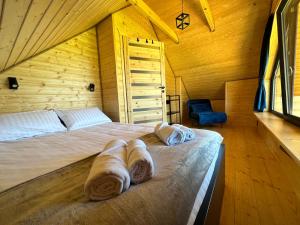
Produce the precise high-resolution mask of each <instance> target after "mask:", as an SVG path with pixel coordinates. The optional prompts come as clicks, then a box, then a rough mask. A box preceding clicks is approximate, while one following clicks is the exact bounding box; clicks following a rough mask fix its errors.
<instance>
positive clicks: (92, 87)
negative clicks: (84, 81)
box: [88, 83, 95, 92]
mask: <svg viewBox="0 0 300 225" xmlns="http://www.w3.org/2000/svg"><path fill="white" fill-rule="evenodd" d="M88 89H89V91H90V92H94V91H95V84H93V83H90V85H89V87H88Z"/></svg>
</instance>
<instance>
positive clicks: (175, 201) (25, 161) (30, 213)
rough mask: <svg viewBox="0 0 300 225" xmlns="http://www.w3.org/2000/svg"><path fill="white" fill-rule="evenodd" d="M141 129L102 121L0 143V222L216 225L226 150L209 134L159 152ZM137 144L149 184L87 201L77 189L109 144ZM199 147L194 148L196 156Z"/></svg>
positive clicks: (146, 129)
mask: <svg viewBox="0 0 300 225" xmlns="http://www.w3.org/2000/svg"><path fill="white" fill-rule="evenodd" d="M152 132H153V127H152V126H147V125H128V124H126V125H125V124H120V123H105V124H102V125H97V126H92V127H88V128H84V129H79V130H75V131H71V132H65V133H55V134H52V135H47V136H43V137H36V138H30V139H24V140H20V141H17V142H6V143H0V192H2V193H0V221H1V222H2V223H3V224H51V225H53V224H89V225H90V224H91V225H92V224H139V225H142V224H147V225H148V224H166V225H167V224H172V225H176V224H178V225H180V224H216V221H217V220H218V216H219V213H220V205H221V200H222V195H223V188H224V146H222V145H220V143H216V142H215V141H214V138H216V137H213V136H214V135H215V133H211V132H210V131H204V130H202V131H200V130H195V132H196V133H197V140H194V141H191V142H189V143H184V144H182V145H178V146H175V147H168V146H164V145H163V144H162V142H161V141H160V140H159V139H158V138H157V137H156V136H155V135H154V134H153V133H152ZM116 138H123V139H125V140H130V139H133V138H141V139H143V140H144V141H145V142H146V143H147V145H148V146H149V151H150V153H151V155H152V157H153V159H154V161H155V162H156V165H155V167H156V171H157V174H156V175H155V176H154V178H153V179H152V180H151V181H148V182H146V183H144V184H140V185H136V186H132V187H131V188H130V189H129V191H127V192H125V193H123V194H122V195H120V196H118V197H116V198H113V199H110V200H107V201H104V202H90V201H88V200H87V198H86V197H85V196H84V194H83V191H82V190H83V184H84V181H85V179H86V177H87V175H88V172H89V168H90V166H91V164H92V162H93V159H94V157H95V156H96V155H97V154H99V152H100V151H101V149H102V148H103V146H104V145H105V144H106V143H107V142H108V141H109V140H112V139H116ZM197 149H198V150H197Z"/></svg>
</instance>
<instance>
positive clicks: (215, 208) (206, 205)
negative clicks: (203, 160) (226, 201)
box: [194, 144, 225, 225]
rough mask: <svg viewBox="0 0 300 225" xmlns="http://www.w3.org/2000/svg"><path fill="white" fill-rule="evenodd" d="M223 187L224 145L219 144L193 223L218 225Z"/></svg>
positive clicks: (197, 224)
mask: <svg viewBox="0 0 300 225" xmlns="http://www.w3.org/2000/svg"><path fill="white" fill-rule="evenodd" d="M224 188H225V145H223V144H222V145H221V147H220V150H219V156H218V159H217V161H216V165H215V170H214V172H213V175H212V178H211V181H210V183H209V186H208V189H207V192H206V194H205V197H204V199H203V202H202V205H201V207H200V210H199V212H198V215H197V217H196V220H195V223H194V225H218V224H219V221H220V215H221V208H222V202H223V194H224Z"/></svg>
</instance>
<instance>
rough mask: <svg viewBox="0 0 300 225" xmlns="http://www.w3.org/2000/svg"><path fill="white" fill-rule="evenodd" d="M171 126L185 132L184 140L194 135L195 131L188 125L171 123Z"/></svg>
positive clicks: (190, 138)
mask: <svg viewBox="0 0 300 225" xmlns="http://www.w3.org/2000/svg"><path fill="white" fill-rule="evenodd" d="M172 126H174V127H178V128H179V129H180V130H182V131H183V132H184V133H185V140H184V141H191V140H193V139H194V138H195V137H196V135H195V132H194V131H193V130H192V129H191V128H189V127H186V126H183V125H181V124H173V125H172Z"/></svg>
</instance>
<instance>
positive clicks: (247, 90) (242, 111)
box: [225, 79, 258, 127]
mask: <svg viewBox="0 0 300 225" xmlns="http://www.w3.org/2000/svg"><path fill="white" fill-rule="evenodd" d="M257 85H258V80H257V79H248V80H238V81H230V82H226V98H225V111H226V113H227V116H228V124H229V125H231V126H252V127H253V126H256V119H255V117H254V114H253V107H254V99H255V94H256V89H257Z"/></svg>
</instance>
